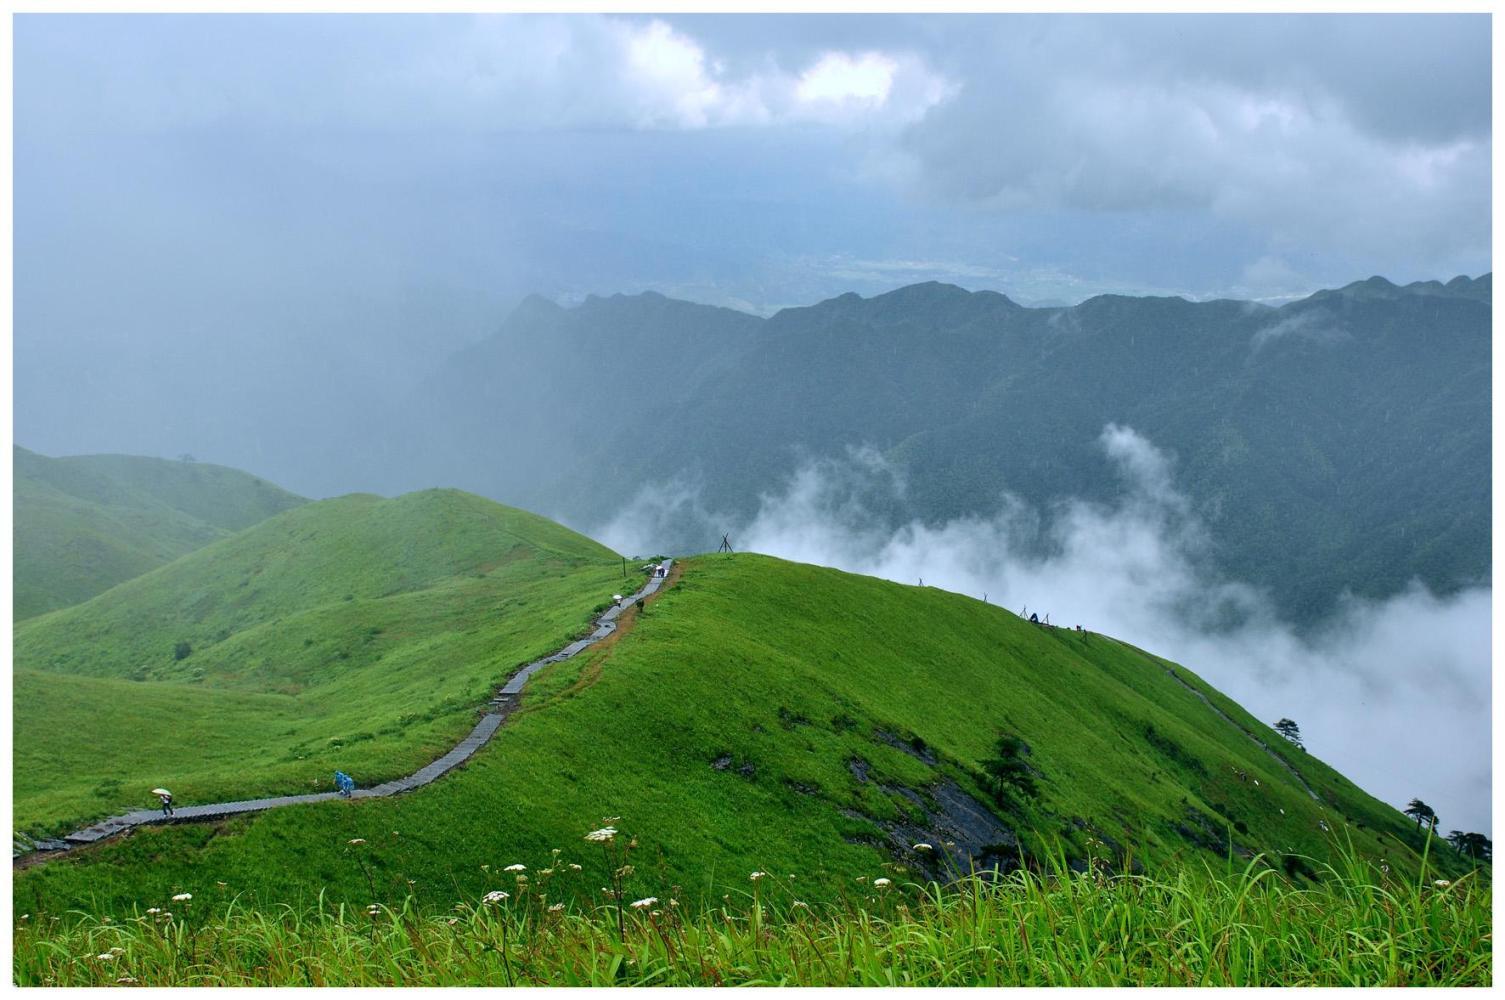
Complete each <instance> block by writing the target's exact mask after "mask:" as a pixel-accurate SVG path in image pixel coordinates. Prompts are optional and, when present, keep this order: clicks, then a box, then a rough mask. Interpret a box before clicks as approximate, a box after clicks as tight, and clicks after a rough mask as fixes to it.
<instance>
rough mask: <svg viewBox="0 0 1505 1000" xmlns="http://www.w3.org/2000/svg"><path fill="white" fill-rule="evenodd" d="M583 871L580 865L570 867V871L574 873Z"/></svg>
mask: <svg viewBox="0 0 1505 1000" xmlns="http://www.w3.org/2000/svg"><path fill="white" fill-rule="evenodd" d="M581 870H582V869H581V867H580V866H579V865H576V864H571V865H570V871H572V872H578V871H581Z"/></svg>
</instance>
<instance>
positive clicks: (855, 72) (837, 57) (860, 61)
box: [794, 52, 899, 105]
mask: <svg viewBox="0 0 1505 1000" xmlns="http://www.w3.org/2000/svg"><path fill="white" fill-rule="evenodd" d="M898 69H899V64H898V63H896V62H895V61H894V60H893V59H891V58H890V57H888V56H886V55H883V54H882V53H880V52H864V53H862V55H860V56H858V57H856V58H853V57H852V56H850V55H848V54H847V53H845V52H827V53H826V54H825V55H823V56H821V57H820V61H818V62H817V63H816V64H815V65H814V66H811V67H810V68H809V69H807V70H805V72H804V73H802V74H800V80H799V85H798V86H797V87H796V88H795V91H794V93H795V97H797V98H798V99H799V100H801V101H805V102H807V103H813V102H816V101H834V102H838V103H839V102H842V101H848V100H857V101H865V102H868V103H872V104H879V105H881V104H883V103H884V102H885V101H887V100H888V92H889V90H890V89H891V88H892V87H893V85H894V73H895V72H897V71H898Z"/></svg>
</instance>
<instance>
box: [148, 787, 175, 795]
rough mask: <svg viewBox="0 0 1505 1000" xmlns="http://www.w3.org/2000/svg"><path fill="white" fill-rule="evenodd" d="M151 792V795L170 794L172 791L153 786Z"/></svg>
mask: <svg viewBox="0 0 1505 1000" xmlns="http://www.w3.org/2000/svg"><path fill="white" fill-rule="evenodd" d="M152 794H153V795H171V794H172V792H169V791H168V790H167V789H165V788H153V789H152Z"/></svg>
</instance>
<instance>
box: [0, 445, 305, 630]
mask: <svg viewBox="0 0 1505 1000" xmlns="http://www.w3.org/2000/svg"><path fill="white" fill-rule="evenodd" d="M13 467H14V471H15V482H14V496H15V546H16V547H15V564H14V572H13V582H14V585H15V592H14V595H13V602H14V608H15V616H16V618H17V620H20V619H23V618H31V617H34V616H36V615H39V614H43V613H45V612H48V611H52V610H55V609H57V608H62V607H67V606H69V605H72V604H77V603H79V602H80V601H85V600H88V599H89V598H91V597H93V596H94V595H95V594H99V593H102V592H103V591H105V590H108V589H109V588H111V587H113V586H115V584H117V583H120V582H122V581H124V580H129V579H131V578H133V577H137V576H140V575H141V574H142V573H145V572H147V571H149V570H153V569H156V568H157V567H158V566H163V565H165V564H167V563H169V562H171V561H172V560H174V559H176V558H177V557H178V556H181V555H184V554H185V553H188V552H192V551H193V550H194V549H197V548H201V547H203V546H204V545H207V544H209V543H210V542H212V541H215V540H217V539H220V538H224V537H226V536H228V535H231V534H233V533H235V532H237V531H240V530H241V529H243V528H248V527H250V526H251V525H253V524H255V523H257V522H258V521H262V520H265V519H266V518H268V517H271V516H272V515H273V514H277V513H280V512H281V511H284V510H287V509H289V508H292V507H296V506H298V505H299V504H302V503H306V502H307V501H306V500H305V499H304V498H303V497H300V496H295V495H294V494H292V493H289V492H287V491H286V490H283V489H281V488H279V487H277V486H274V485H273V484H271V483H269V482H267V481H265V480H263V479H258V478H257V477H255V476H253V475H250V474H249V473H245V472H241V471H239V470H238V469H230V468H226V467H225V466H222V465H211V464H209V463H204V462H190V461H168V460H166V459H161V458H143V457H139V456H135V455H76V456H71V457H67V458H49V457H47V456H46V455H39V454H37V453H36V452H33V451H28V450H27V449H25V448H22V447H20V446H19V445H18V446H16V447H15V448H14V451H13Z"/></svg>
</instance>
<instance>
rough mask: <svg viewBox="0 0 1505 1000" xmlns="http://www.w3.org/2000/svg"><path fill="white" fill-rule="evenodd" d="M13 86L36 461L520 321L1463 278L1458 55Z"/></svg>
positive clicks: (1265, 291)
mask: <svg viewBox="0 0 1505 1000" xmlns="http://www.w3.org/2000/svg"><path fill="white" fill-rule="evenodd" d="M15 57H16V58H15V222H16V231H15V294H16V308H15V363H16V367H15V372H16V382H17V384H16V427H17V436H18V439H20V440H21V441H22V442H23V443H27V444H29V445H31V446H33V447H36V448H39V449H41V450H43V451H48V452H50V453H54V454H55V453H60V452H69V451H81V450H96V451H97V450H126V451H136V452H146V453H158V454H160V453H167V454H176V451H175V450H174V449H175V448H177V447H178V446H177V445H175V444H174V443H173V442H174V441H179V440H188V439H191V438H193V437H194V434H190V433H187V430H193V431H194V432H196V433H197V436H198V437H199V438H200V439H202V438H204V437H206V436H208V435H209V434H210V429H206V426H205V422H206V421H208V422H209V423H213V422H214V421H216V420H221V419H223V411H224V410H225V409H226V407H225V405H224V404H225V403H226V402H227V401H228V402H233V403H240V404H241V405H242V408H245V407H254V408H258V409H261V410H264V411H267V412H269V413H274V414H275V413H279V412H286V411H288V410H289V407H290V406H291V405H292V403H293V401H295V400H297V401H302V402H303V403H304V404H306V403H307V401H308V400H315V401H318V400H325V399H327V400H328V405H329V406H331V407H334V408H338V407H339V405H340V400H341V399H342V398H343V394H344V393H345V392H347V391H350V392H354V391H357V389H359V390H360V391H373V390H374V391H383V390H386V389H391V390H392V391H396V387H397V386H399V385H400V384H403V383H404V381H405V380H408V379H411V377H412V376H413V374H414V373H415V372H418V371H422V370H424V369H426V368H427V367H429V366H431V365H432V364H434V363H436V362H437V360H438V359H439V358H440V357H442V356H443V355H444V354H446V353H448V352H449V351H450V350H452V349H453V348H455V347H457V346H459V345H462V344H464V343H467V342H469V341H473V340H476V339H479V338H480V337H483V336H485V335H486V334H487V333H489V332H490V331H491V330H493V329H494V328H495V327H496V326H497V324H498V323H499V322H500V320H501V318H502V317H503V316H504V315H505V313H506V311H507V310H508V309H509V308H510V307H511V306H512V305H513V304H514V303H515V302H516V301H518V299H520V298H521V297H522V296H523V295H525V294H527V293H529V292H540V293H543V294H545V295H548V296H551V297H555V298H558V299H560V300H563V301H568V300H570V299H572V298H576V297H579V296H583V295H585V294H588V293H611V292H617V291H626V292H633V291H638V290H642V289H647V288H652V289H656V290H659V291H662V292H665V293H667V294H671V295H678V296H681V297H685V298H690V299H695V300H699V301H709V302H716V303H720V304H729V305H734V306H739V307H742V308H746V309H749V310H754V311H759V312H770V311H772V310H775V309H777V308H779V307H781V306H784V305H791V304H808V303H810V302H813V301H816V300H819V299H821V298H825V297H830V296H834V295H837V294H840V293H841V292H844V291H857V292H859V293H862V294H872V293H875V292H879V291H884V290H888V289H891V288H894V287H897V286H900V285H903V284H907V283H912V282H915V281H921V280H929V279H940V280H947V281H952V282H955V283H957V284H960V285H963V286H964V287H967V288H971V289H979V288H992V289H996V290H999V291H1002V292H1005V293H1006V294H1009V295H1012V296H1014V297H1015V298H1017V299H1019V300H1021V301H1023V302H1026V303H1045V302H1075V301H1079V300H1081V299H1083V298H1086V297H1088V296H1090V295H1092V294H1096V293H1099V292H1104V291H1119V292H1128V293H1170V294H1184V295H1187V296H1193V297H1205V296H1237V297H1260V298H1279V297H1282V296H1291V295H1297V294H1302V293H1306V292H1309V291H1312V290H1314V289H1316V288H1319V287H1327V286H1333V285H1339V284H1343V283H1346V282H1348V281H1352V280H1356V279H1359V278H1364V277H1367V276H1369V275H1371V274H1376V273H1378V274H1384V275H1386V276H1388V277H1390V278H1392V279H1394V280H1397V281H1402V282H1404V281H1410V280H1416V279H1424V278H1442V279H1446V278H1450V277H1452V276H1453V275H1456V274H1459V273H1467V274H1470V275H1476V274H1479V273H1482V272H1484V271H1486V270H1488V269H1489V267H1490V257H1489V249H1490V244H1489V239H1490V146H1491V139H1490V92H1489V82H1490V43H1489V20H1488V17H1487V16H1484V15H1464V16H1341V17H1334V16H1302V15H1294V16H1279V17H1264V16H1259V17H1256V16H1247V15H1222V16H1213V15H1207V16H1188V15H1160V16H1149V15H1130V16H1117V17H1110V16H1017V15H980V16H948V17H937V16H926V17H913V16H863V17H856V16H808V17H807V16H800V17H795V16H765V15H741V16H739V15H725V16H709V15H701V16H663V17H659V16H639V15H572V16H511V15H483V16H421V17H418V16H415V17H402V16H358V17H353V16H345V17H319V16H191V15H190V16H132V15H120V16H99V15H94V16H54V15H23V16H20V17H18V18H17V20H16V28H15ZM164 401H170V405H168V403H167V402H164ZM234 431H235V428H232V427H230V426H228V425H227V426H226V427H225V433H227V434H228V433H231V432H234ZM267 433H269V434H274V433H277V429H276V428H275V427H271V426H269V427H268V428H267ZM181 450H192V449H191V448H187V447H186V446H185V447H183V448H182V449H181Z"/></svg>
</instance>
